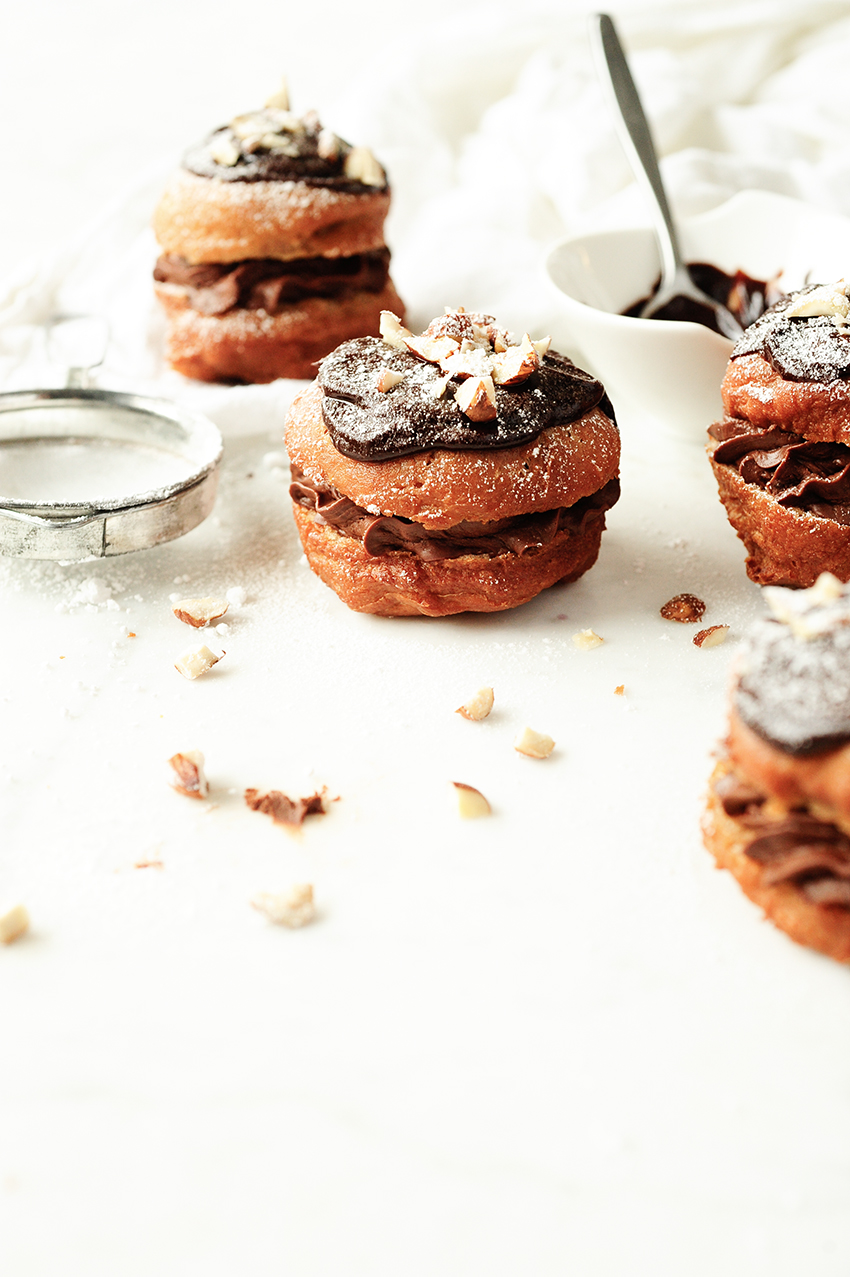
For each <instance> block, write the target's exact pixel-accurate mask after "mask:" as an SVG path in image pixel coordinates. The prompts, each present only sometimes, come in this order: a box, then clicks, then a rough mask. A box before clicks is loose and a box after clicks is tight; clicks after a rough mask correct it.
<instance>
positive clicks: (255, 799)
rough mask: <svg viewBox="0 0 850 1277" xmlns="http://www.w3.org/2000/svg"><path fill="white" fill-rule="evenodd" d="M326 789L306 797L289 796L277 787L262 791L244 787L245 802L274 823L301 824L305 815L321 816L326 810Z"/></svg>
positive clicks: (252, 809)
mask: <svg viewBox="0 0 850 1277" xmlns="http://www.w3.org/2000/svg"><path fill="white" fill-rule="evenodd" d="M326 795H327V790H325V789H323V790H321V792H319V793H315V794H309V795H308V796H307V797H306V798H290V797H289V796H288V795H287V794H284V793H282V792H281V791H280V790H279V789H269V790H266V791H265V792H263V791H262V790H259V789H246V790H245V802H246V803H247V805H248V806H249V807H250V808H251V811H260V812H262V813H263V815H264V816H271V818H272V820H273V821H274V823H275V824H276V825H303V823H304V821H305V819H306V817H307V816H323V815H324V814H325V812H326V811H327V805H326V802H325V799H326Z"/></svg>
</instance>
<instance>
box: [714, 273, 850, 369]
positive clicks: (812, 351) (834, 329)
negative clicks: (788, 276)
mask: <svg viewBox="0 0 850 1277" xmlns="http://www.w3.org/2000/svg"><path fill="white" fill-rule="evenodd" d="M843 289H844V285H843V281H840V283H839V284H837V285H823V284H809V285H807V286H806V287H805V288H802V289H800V290H799V291H797V292H794V293H791V295H790V296H789V297H786V298H784V299H783V300H782V301H779V302H776V304H775V305H773V306H771V307H770V309H769V310H767V311H765V313H764V314H763V315H762V316H761V318H760V319H757V320H756V322H755V323H754V324H752V325H751V326H750V327H749V328H748V329H747V330H746V332H745V333H744V335H743V337H741V339H740V340H739V341H738V343H737V345H736V346H735V349H734V350H733V351H732V358H733V359H740V358H741V356H742V355H754V354H758V355H762V356H763V357H764V358H765V359H766V360H767V362H768V363H769V364H770V365H771V367H772V368H774V369H775V371H776V372H778V373H779V375H780V376H781V377H784V378H785V379H786V380H787V381H818V382H822V383H825V384H828V383H829V382H831V381H842V380H846V379H847V378H848V377H850V327H849V326H848V324H847V319H848V313H850V304H848V298H847V296H846V293H845V292H844V291H843Z"/></svg>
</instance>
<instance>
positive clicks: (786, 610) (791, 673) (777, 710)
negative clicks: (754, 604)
mask: <svg viewBox="0 0 850 1277" xmlns="http://www.w3.org/2000/svg"><path fill="white" fill-rule="evenodd" d="M762 593H763V595H764V596H765V598H766V600H767V602H768V605H769V606H770V608H771V610H772V611H773V616H772V617H770V618H767V619H765V620H763V621H759V622H757V623H756V624H755V625H754V626H753V627H752V629H751V630H750V632H749V634H748V636H747V641H746V643H745V645H744V647H743V650H742V661H741V671H740V677H739V681H738V685H737V688H736V691H735V708H736V710H737V713H738V716H739V717H740V718H741V720H742V721H743V722H744V723H746V725H747V726H748V727H750V728H751V729H752V730H753V731H754V732H755V733H756V734H757V735H759V736H761V737H762V738H763V739H764V740H766V741H769V742H770V744H771V745H774V746H776V747H777V748H778V749H781V750H783V751H784V752H785V753H787V754H791V755H793V756H796V757H805V756H807V755H812V754H818V753H825V752H826V751H828V750H831V749H836V748H838V747H839V746H841V745H844V744H846V743H847V742H848V741H850V589H848V587H847V586H843V585H842V584H841V583H840V582H839V581H837V580H836V578H835V577H833V576H830V575H829V574H828V573H824V574H823V575H822V576H821V577H819V578H818V581H817V582H816V583H815V585H813V586H812V587H811V589H809V590H789V589H784V588H782V587H780V586H768V587H766V588H765V589H764V590H763V591H762Z"/></svg>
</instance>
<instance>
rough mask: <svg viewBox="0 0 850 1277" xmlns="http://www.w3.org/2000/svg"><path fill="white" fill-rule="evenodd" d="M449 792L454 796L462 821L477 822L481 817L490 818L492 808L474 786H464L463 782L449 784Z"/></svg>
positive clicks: (455, 781)
mask: <svg viewBox="0 0 850 1277" xmlns="http://www.w3.org/2000/svg"><path fill="white" fill-rule="evenodd" d="M449 792H450V794H451V795H452V796H453V798H454V801H455V806H456V807H457V814H458V815H459V816H460V818H461V819H462V820H477V819H478V817H479V816H489V815H490V813H491V807H490V804H489V803H488V801H487V799H486V798H485V797H484V795H483V794H482V793H481V791H480V789H474V788H473V786H472V785H464V784H463V782H462V781H459V780H453V781H450V782H449Z"/></svg>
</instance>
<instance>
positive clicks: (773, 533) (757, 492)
mask: <svg viewBox="0 0 850 1277" xmlns="http://www.w3.org/2000/svg"><path fill="white" fill-rule="evenodd" d="M711 468H712V470H713V471H714V477H715V478H716V480H717V486H718V489H719V492H720V500H721V501H722V502H723V505H724V506H725V507H726V514H727V516H728V518H729V522H730V523H731V524H732V527H733V528H734V529H735V531H736V532H737V534H738V536H739V537H740V538H741V540H742V541H743V543H744V545H745V546H746V547H747V565H746V566H747V575H748V576H749V578H750V580H752V581H755V582H756V584H758V585H791V586H798V587H807V586H810V585H814V583H815V581H816V580H817V579H818V577H819V576H820V574H821V572H831V573H832V574H833V576H837V577H838V579H839V580H840V581H850V526H847V525H846V524H842V523H837V522H836V521H835V520H834V519H822V518H820V517H819V516H818V515H815V514H811V513H809V512H808V511H807V510H797V509H794V508H793V507H790V506H783V505H780V504H779V502H778V501H777V500H776V498H775V497H773V496H771V495H770V493H769V492H764V491H763V490H762V489H761V488H759V487H757V486H756V484H754V483H747V482H746V480H745V479H742V478H741V476H740V475H739V474H738V472H737V471H736V470H734V469H733V468H732V467H731V466H727V465H720V464H718V463H717V462H715V461H714V460H712V462H711Z"/></svg>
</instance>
